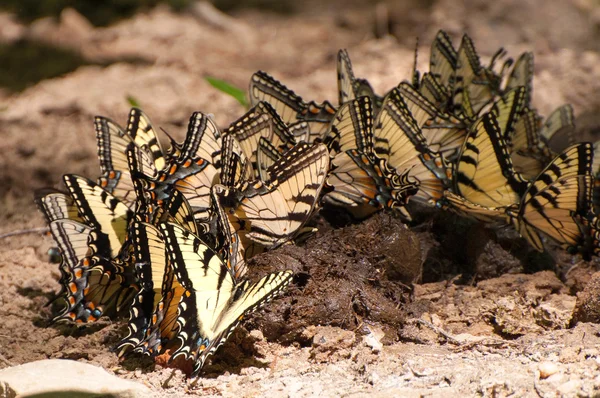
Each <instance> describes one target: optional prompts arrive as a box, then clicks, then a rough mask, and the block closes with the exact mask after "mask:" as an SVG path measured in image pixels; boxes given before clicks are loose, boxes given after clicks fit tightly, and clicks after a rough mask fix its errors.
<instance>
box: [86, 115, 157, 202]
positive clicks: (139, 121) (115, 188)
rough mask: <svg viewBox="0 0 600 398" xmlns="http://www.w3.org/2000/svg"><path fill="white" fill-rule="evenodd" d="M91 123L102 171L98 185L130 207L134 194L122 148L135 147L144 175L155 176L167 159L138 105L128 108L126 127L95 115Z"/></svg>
mask: <svg viewBox="0 0 600 398" xmlns="http://www.w3.org/2000/svg"><path fill="white" fill-rule="evenodd" d="M94 125H95V127H96V141H97V144H98V159H99V160H100V170H101V172H102V174H101V176H100V177H99V178H98V184H99V185H100V186H101V187H102V188H104V189H106V190H107V191H108V192H110V193H112V194H113V195H115V196H117V197H118V198H119V199H120V200H121V201H122V202H123V203H124V204H126V205H127V206H128V207H131V206H132V205H133V203H134V202H135V193H134V192H133V191H134V189H133V181H132V177H131V175H130V174H129V168H128V167H127V166H128V163H127V156H126V155H125V150H126V148H127V146H128V145H131V144H132V143H133V145H135V146H136V147H138V148H139V150H140V155H139V156H140V164H141V165H142V166H143V167H141V170H143V172H144V174H145V175H146V176H147V177H150V178H153V177H155V176H156V174H157V173H158V172H159V171H160V170H162V169H163V168H164V167H165V165H166V161H167V158H166V155H165V154H164V153H163V149H162V147H161V145H160V141H159V140H158V137H157V136H156V132H155V130H154V128H153V127H152V124H151V123H150V119H148V117H147V116H146V115H145V114H144V113H143V112H142V111H141V110H140V109H138V108H132V109H131V111H130V113H129V119H128V124H127V129H126V130H124V129H123V128H122V127H121V126H119V125H118V124H117V123H115V122H114V121H112V120H110V119H108V118H105V117H102V116H96V117H95V119H94Z"/></svg>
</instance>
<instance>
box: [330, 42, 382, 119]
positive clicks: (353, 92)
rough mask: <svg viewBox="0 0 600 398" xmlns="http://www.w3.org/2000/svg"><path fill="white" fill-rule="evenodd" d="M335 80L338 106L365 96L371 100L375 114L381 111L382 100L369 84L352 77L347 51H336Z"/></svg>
mask: <svg viewBox="0 0 600 398" xmlns="http://www.w3.org/2000/svg"><path fill="white" fill-rule="evenodd" d="M337 78H338V101H339V104H340V105H343V104H344V103H346V102H348V101H351V100H353V99H356V98H358V97H362V96H367V97H369V98H371V101H372V103H373V106H374V108H375V114H377V112H379V109H381V104H382V103H383V98H382V97H380V96H378V95H377V94H375V91H374V90H373V87H371V84H370V83H369V82H368V81H367V80H365V79H357V78H355V77H354V71H353V70H352V62H350V56H349V55H348V51H347V50H340V51H338V57H337Z"/></svg>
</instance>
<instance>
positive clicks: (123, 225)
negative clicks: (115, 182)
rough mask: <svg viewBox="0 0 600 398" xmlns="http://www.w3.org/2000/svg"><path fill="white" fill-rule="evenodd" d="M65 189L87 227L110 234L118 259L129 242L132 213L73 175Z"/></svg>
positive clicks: (100, 189)
mask: <svg viewBox="0 0 600 398" xmlns="http://www.w3.org/2000/svg"><path fill="white" fill-rule="evenodd" d="M63 179H64V182H65V185H66V186H67V189H68V190H69V193H70V194H71V196H72V198H73V201H74V203H75V205H76V206H77V208H78V209H79V215H80V216H81V218H82V219H83V220H84V221H85V223H86V224H87V225H89V226H91V227H92V228H94V229H97V230H98V231H100V232H102V233H104V234H106V235H107V236H108V239H109V242H110V248H111V251H112V256H111V257H115V256H116V255H117V253H118V252H119V250H120V249H121V246H122V245H123V243H125V240H126V238H127V223H128V222H129V219H130V218H131V212H130V211H129V209H128V208H127V206H125V205H124V204H123V203H122V202H121V201H119V200H118V199H117V198H115V197H114V196H113V195H111V194H110V193H109V192H107V191H106V190H104V189H102V188H101V187H100V186H98V185H97V184H95V183H94V182H92V181H90V180H88V179H86V178H83V177H79V176H76V175H72V174H66V175H64V176H63Z"/></svg>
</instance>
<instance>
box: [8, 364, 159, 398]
mask: <svg viewBox="0 0 600 398" xmlns="http://www.w3.org/2000/svg"><path fill="white" fill-rule="evenodd" d="M73 380H76V381H77V382H76V383H74V382H73ZM32 395H36V396H37V395H40V396H41V395H44V396H83V395H85V396H99V395H101V396H115V397H123V398H125V397H127V398H134V397H149V396H151V392H150V390H149V389H148V388H147V387H146V386H144V385H142V384H139V383H135V382H133V381H128V380H123V379H120V378H118V377H117V376H114V375H111V374H110V373H108V372H107V371H106V370H104V369H102V368H99V367H97V366H93V365H90V364H87V363H83V362H77V361H71V360H64V359H46V360H42V361H36V362H30V363H26V364H23V365H19V366H13V367H10V368H7V369H2V370H0V397H13V396H32Z"/></svg>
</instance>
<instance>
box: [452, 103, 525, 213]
mask: <svg viewBox="0 0 600 398" xmlns="http://www.w3.org/2000/svg"><path fill="white" fill-rule="evenodd" d="M452 179H453V184H454V193H456V194H459V195H461V196H462V197H464V198H466V199H468V200H469V201H471V202H473V203H476V204H478V205H481V206H485V207H499V206H509V205H511V204H513V203H517V202H518V201H519V199H520V198H521V196H522V195H523V194H524V193H525V190H526V189H527V185H528V182H527V180H525V179H524V178H522V177H521V175H519V174H518V173H516V172H515V171H514V168H513V166H512V161H511V158H510V152H509V148H508V145H507V144H506V142H505V141H504V138H503V132H502V130H501V129H500V125H499V124H498V121H497V119H496V116H495V115H494V113H492V112H490V113H486V114H485V115H484V116H483V117H481V118H480V120H479V121H478V122H477V123H475V124H474V126H473V129H472V132H471V134H470V135H469V136H468V137H467V139H466V140H465V143H464V144H463V147H462V149H461V152H460V155H459V157H458V159H457V161H456V164H455V166H454V170H453V178H452Z"/></svg>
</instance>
